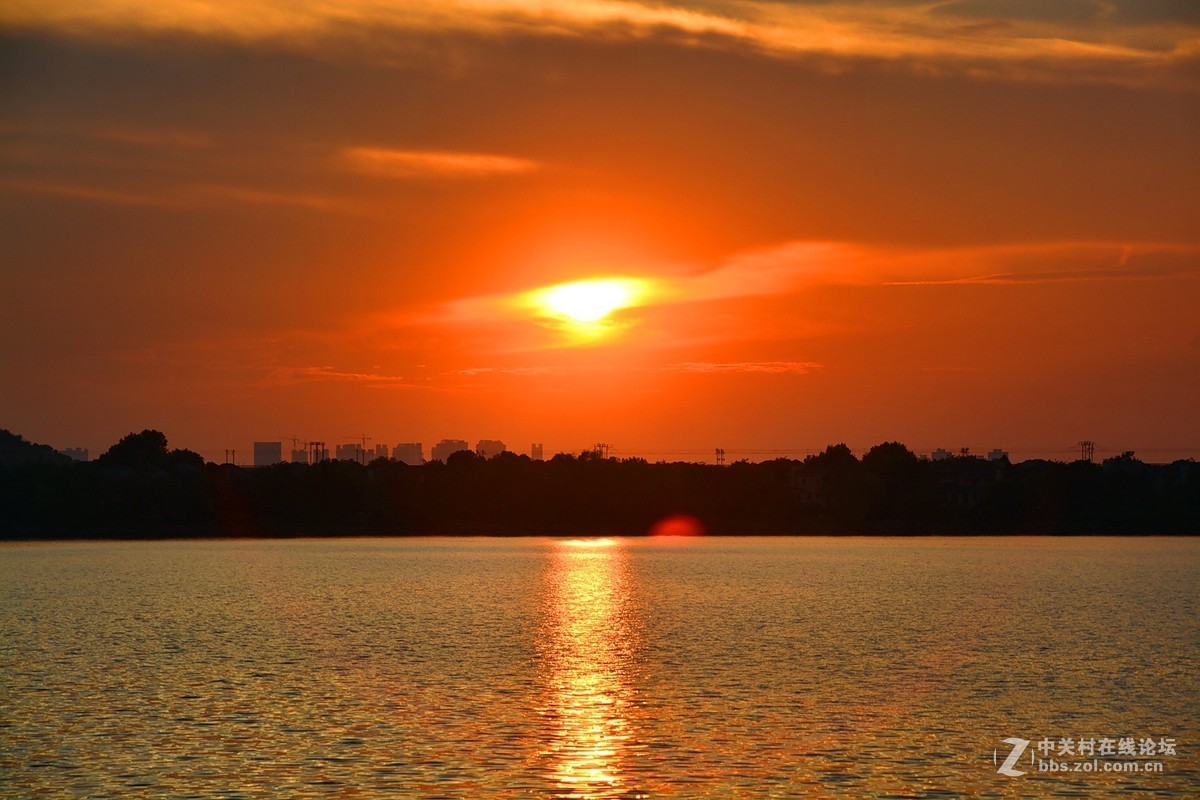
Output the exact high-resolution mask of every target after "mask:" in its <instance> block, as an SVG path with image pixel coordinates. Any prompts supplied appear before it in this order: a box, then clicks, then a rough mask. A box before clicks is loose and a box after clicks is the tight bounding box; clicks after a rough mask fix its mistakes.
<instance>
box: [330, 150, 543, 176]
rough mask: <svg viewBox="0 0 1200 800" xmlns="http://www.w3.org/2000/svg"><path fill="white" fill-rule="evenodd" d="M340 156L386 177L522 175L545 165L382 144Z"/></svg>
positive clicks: (355, 167) (356, 166) (361, 169)
mask: <svg viewBox="0 0 1200 800" xmlns="http://www.w3.org/2000/svg"><path fill="white" fill-rule="evenodd" d="M341 158H342V159H343V160H344V162H345V163H346V165H347V166H348V167H349V168H350V169H352V170H354V171H356V172H361V173H365V174H368V175H377V176H381V177H386V178H482V177H489V176H502V175H520V174H523V173H527V172H533V171H535V170H538V169H540V168H541V166H542V165H541V164H539V163H538V162H536V161H531V160H529V159H525V158H515V157H513V156H501V155H492V154H490V153H455V152H447V151H438V150H392V149H388V148H382V147H348V148H345V149H344V150H342V151H341Z"/></svg>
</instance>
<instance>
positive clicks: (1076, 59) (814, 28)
mask: <svg viewBox="0 0 1200 800" xmlns="http://www.w3.org/2000/svg"><path fill="white" fill-rule="evenodd" d="M1136 7H1137V6H1136V5H1135V4H1132V3H1111V2H1104V3H1100V2H1094V1H1093V0H1073V2H1066V3H1042V2H1036V0H1022V1H1021V2H1018V3H1015V4H1013V3H1009V2H995V1H994V0H963V2H950V3H928V2H919V3H918V2H903V1H902V0H892V2H879V3H858V2H841V3H838V2H822V3H781V2H765V1H764V0H709V2H704V3H702V4H700V3H694V4H693V7H686V4H674V5H663V4H659V3H650V2H634V1H633V0H572V2H569V3H552V2H547V0H407V1H406V2H385V1H383V0H360V1H359V2H341V3H327V2H321V0H242V1H241V2H238V3H229V4H220V5H217V4H210V3H170V2H161V0H105V1H104V2H97V0H57V2H41V1H40V0H14V1H12V2H9V3H7V4H5V5H4V6H3V10H0V25H4V26H5V27H9V28H40V29H52V30H55V31H59V32H63V33H66V34H69V35H81V36H91V37H109V38H116V39H124V40H127V39H130V38H137V37H141V36H156V35H162V34H164V33H165V34H171V33H186V34H192V35H199V36H204V37H210V38H220V39H226V40H233V41H241V42H264V43H269V44H271V45H272V46H282V47H285V48H292V49H300V50H305V51H308V52H311V53H313V54H316V55H319V56H320V57H322V58H328V57H331V55H334V54H335V53H339V52H340V53H342V57H363V56H364V55H365V56H371V54H374V55H375V56H377V57H382V58H385V59H388V58H391V57H393V55H394V51H395V50H396V48H397V47H398V46H401V45H402V42H401V41H399V40H402V39H404V38H405V37H409V38H411V37H412V36H418V37H429V36H438V35H442V34H468V35H472V36H487V37H512V36H551V37H558V38H563V37H576V38H583V37H586V38H593V39H604V40H614V39H617V40H633V39H646V38H658V39H660V40H666V41H670V42H672V43H674V44H677V45H682V46H703V47H726V48H728V47H738V48H749V49H752V50H756V51H758V52H760V53H763V54H766V55H769V56H772V57H776V58H783V59H795V58H813V57H815V58H818V59H826V60H828V59H832V60H834V61H837V60H844V59H871V60H884V61H890V62H905V63H908V64H910V65H912V66H916V67H920V68H922V69H931V68H932V69H946V70H951V71H955V72H958V73H961V74H967V75H973V76H986V77H1006V78H1013V79H1025V80H1041V81H1054V82H1062V81H1104V82H1114V83H1124V84H1144V83H1147V82H1164V81H1165V82H1167V83H1172V84H1176V85H1184V86H1187V87H1190V88H1191V89H1193V90H1196V89H1197V88H1200V87H1197V82H1196V77H1195V74H1194V70H1192V69H1191V67H1194V65H1195V64H1196V62H1197V61H1198V60H1200V37H1198V35H1197V33H1198V31H1197V24H1196V23H1197V20H1196V15H1195V13H1194V11H1188V10H1187V7H1186V6H1185V5H1183V4H1172V3H1170V2H1164V1H1163V0H1158V2H1157V3H1156V4H1155V9H1156V10H1155V11H1154V13H1152V14H1147V13H1141V12H1137V11H1136V10H1131V9H1136ZM997 23H999V24H997ZM338 42H340V43H342V45H343V46H342V47H341V48H340V49H339V48H338V47H337V46H335V45H336V43H338ZM825 66H831V64H830V63H826V64H825Z"/></svg>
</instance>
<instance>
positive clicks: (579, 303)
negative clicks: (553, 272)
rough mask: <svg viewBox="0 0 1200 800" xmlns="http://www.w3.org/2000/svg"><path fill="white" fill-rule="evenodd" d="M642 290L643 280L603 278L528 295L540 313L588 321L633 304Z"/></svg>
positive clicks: (641, 293)
mask: <svg viewBox="0 0 1200 800" xmlns="http://www.w3.org/2000/svg"><path fill="white" fill-rule="evenodd" d="M643 293H644V287H643V286H642V281H639V280H636V279H633V278H604V279H598V280H588V281H575V282H573V283H562V284H559V285H557V286H550V287H548V288H545V289H540V290H538V291H536V292H533V296H532V298H531V299H532V302H533V305H534V306H535V307H536V308H538V309H539V310H540V311H541V312H542V313H543V314H546V315H548V316H553V317H559V318H560V319H565V320H567V321H569V322H574V323H577V324H580V325H589V324H593V323H599V322H600V321H602V320H603V319H604V318H605V317H607V316H608V315H609V314H612V313H613V312H614V311H617V310H619V309H622V308H628V307H629V306H632V305H634V304H636V303H637V302H638V301H639V300H640V299H641V297H642V295H643Z"/></svg>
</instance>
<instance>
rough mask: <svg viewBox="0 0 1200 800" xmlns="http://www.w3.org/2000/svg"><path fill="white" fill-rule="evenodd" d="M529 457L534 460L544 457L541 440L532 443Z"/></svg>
mask: <svg viewBox="0 0 1200 800" xmlns="http://www.w3.org/2000/svg"><path fill="white" fill-rule="evenodd" d="M529 457H530V458H532V459H533V460H534V461H541V460H542V458H543V457H542V443H541V442H534V443H533V444H532V445H530V446H529Z"/></svg>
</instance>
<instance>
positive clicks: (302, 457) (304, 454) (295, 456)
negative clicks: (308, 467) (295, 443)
mask: <svg viewBox="0 0 1200 800" xmlns="http://www.w3.org/2000/svg"><path fill="white" fill-rule="evenodd" d="M292 463H293V464H307V463H308V451H307V450H304V449H300V450H293V451H292Z"/></svg>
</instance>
